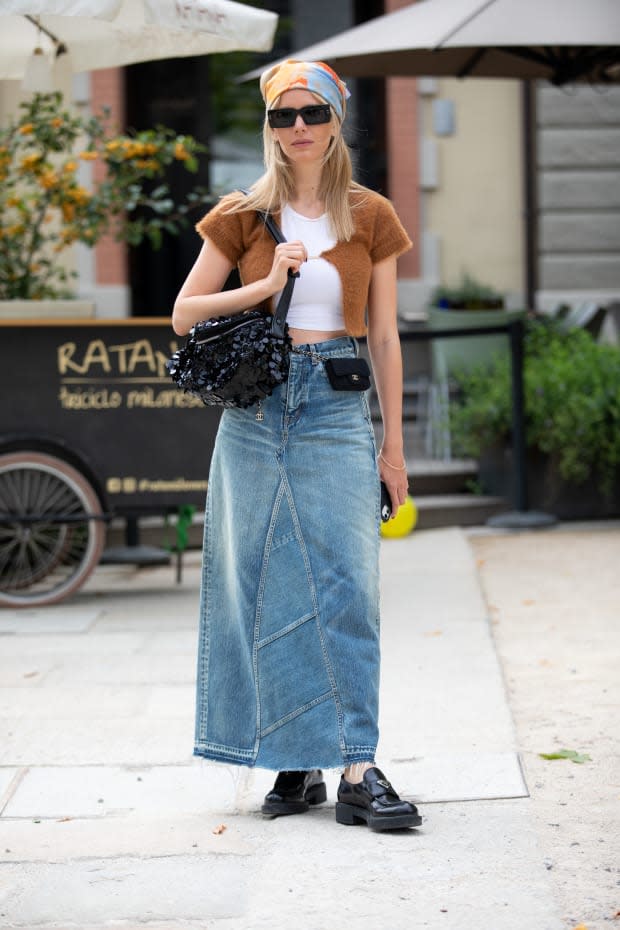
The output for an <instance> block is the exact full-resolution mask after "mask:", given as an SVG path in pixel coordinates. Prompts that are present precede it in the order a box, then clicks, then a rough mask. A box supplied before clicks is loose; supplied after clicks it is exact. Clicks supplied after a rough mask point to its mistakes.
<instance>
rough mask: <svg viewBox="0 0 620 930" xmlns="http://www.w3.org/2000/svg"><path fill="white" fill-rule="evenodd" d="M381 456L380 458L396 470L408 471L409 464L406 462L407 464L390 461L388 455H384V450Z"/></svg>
mask: <svg viewBox="0 0 620 930" xmlns="http://www.w3.org/2000/svg"><path fill="white" fill-rule="evenodd" d="M379 458H380V459H381V460H382V461H383V462H385V464H386V465H387V466H388V467H389V468H393V469H394V471H407V465H406V464H405V465H392V463H391V462H388V460H387V459H386V457H385V456H384V454H383V452H380V453H379Z"/></svg>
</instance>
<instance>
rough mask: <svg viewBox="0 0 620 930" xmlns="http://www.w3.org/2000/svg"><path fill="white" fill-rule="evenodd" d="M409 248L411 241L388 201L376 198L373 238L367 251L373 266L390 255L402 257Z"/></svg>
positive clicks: (383, 198)
mask: <svg viewBox="0 0 620 930" xmlns="http://www.w3.org/2000/svg"><path fill="white" fill-rule="evenodd" d="M411 247H412V242H411V239H410V238H409V236H408V235H407V232H406V231H405V228H404V226H403V224H402V223H401V221H400V220H399V219H398V216H397V215H396V210H395V209H394V207H393V206H392V204H391V203H390V201H389V200H387V199H386V198H385V197H380V198H378V199H377V212H376V215H375V223H374V230H373V237H372V241H371V243H370V249H369V253H370V260H371V261H372V263H373V265H376V264H377V263H378V262H382V261H383V259H385V258H389V257H390V255H397V256H398V255H402V253H403V252H407V251H408V250H409V249H410V248H411Z"/></svg>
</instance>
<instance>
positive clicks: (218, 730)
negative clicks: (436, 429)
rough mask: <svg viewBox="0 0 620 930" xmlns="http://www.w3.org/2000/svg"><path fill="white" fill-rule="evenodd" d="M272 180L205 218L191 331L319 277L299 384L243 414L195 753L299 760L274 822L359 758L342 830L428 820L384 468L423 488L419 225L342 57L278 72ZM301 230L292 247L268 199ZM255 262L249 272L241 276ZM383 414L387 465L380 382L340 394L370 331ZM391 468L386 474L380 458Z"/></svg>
mask: <svg viewBox="0 0 620 930" xmlns="http://www.w3.org/2000/svg"><path fill="white" fill-rule="evenodd" d="M260 86H261V92H262V95H263V99H264V100H265V104H266V108H267V113H266V119H265V125H264V152H265V165H266V173H265V174H264V175H263V176H262V177H261V178H260V179H259V180H258V181H257V182H256V183H255V184H254V186H253V187H252V190H251V191H250V193H249V196H244V195H243V194H240V193H235V194H230V195H228V196H226V197H224V198H223V199H222V200H221V201H220V203H219V204H218V205H217V206H216V207H215V208H214V209H213V210H212V211H211V212H210V213H209V214H207V216H205V217H204V219H202V220H201V221H200V223H198V225H197V229H198V231H199V233H200V234H201V235H202V237H203V238H204V245H203V247H202V251H201V252H200V255H199V257H198V260H197V261H196V264H195V265H194V267H193V269H192V270H191V272H190V274H189V276H188V278H187V280H186V281H185V284H184V285H183V287H182V288H181V291H180V293H179V296H178V298H177V301H176V303H175V307H174V314H173V326H174V329H175V332H176V333H177V334H179V335H184V334H186V333H187V332H188V331H189V330H190V328H191V327H192V326H193V324H194V323H196V322H197V321H199V320H203V319H205V318H209V317H215V316H219V315H223V314H229V313H237V312H239V313H241V312H243V311H244V310H246V309H248V308H250V307H253V306H256V305H257V304H264V305H265V306H266V307H268V308H269V309H271V310H273V307H274V305H275V303H276V302H277V297H278V295H279V293H280V292H281V290H282V289H283V287H284V284H285V282H286V279H287V274H288V270H289V269H292V271H293V272H299V278H298V280H297V281H296V285H295V289H294V291H293V298H292V302H291V306H290V308H289V313H288V323H289V332H290V335H291V339H292V342H293V351H292V354H291V362H290V370H289V377H288V380H287V382H286V383H285V384H283V385H280V386H279V387H278V388H276V390H275V391H274V392H273V394H272V395H271V397H268V398H267V399H266V400H265V401H263V402H262V403H261V404H260V405H258V407H254V408H249V409H247V410H241V409H232V410H226V411H225V412H224V413H223V415H222V419H221V423H220V427H219V431H218V436H217V440H216V443H215V448H214V452H213V457H212V462H211V471H210V476H209V490H208V494H207V507H206V514H205V546H204V570H203V585H202V597H201V632H200V643H199V657H198V687H197V720H196V746H195V754H196V755H199V756H204V757H206V758H209V759H214V760H218V761H222V762H233V763H237V764H240V765H249V766H254V765H257V766H262V767H264V768H270V769H274V770H279V775H278V777H277V779H276V782H275V785H274V787H273V790H272V791H271V792H269V794H268V795H267V797H266V798H265V803H264V804H263V808H262V810H263V812H264V813H266V814H270V815H272V816H278V815H280V814H291V813H301V812H303V811H306V810H308V808H309V805H311V804H317V803H320V802H322V801H324V800H325V799H326V790H325V783H324V781H323V777H322V772H321V769H322V768H328V767H344V773H343V776H342V778H341V781H340V786H339V788H338V803H337V805H336V819H337V821H338V822H339V823H346V824H353V823H357V822H366V823H367V824H368V825H369V826H370V827H372V828H373V829H381V830H384V829H396V828H399V827H405V826H415V825H417V824H419V823H421V818H420V817H419V815H418V812H417V810H416V808H415V807H414V805H412V804H410V803H408V802H407V801H402V800H401V799H400V798H399V797H398V795H397V793H396V792H395V791H394V789H393V788H392V786H391V785H390V783H389V782H388V781H387V780H386V779H385V776H384V775H383V774H382V772H381V771H380V770H379V769H378V768H376V766H375V758H374V757H375V749H376V744H377V736H378V733H377V715H378V686H379V584H378V583H379V578H378V546H379V533H378V525H379V476H380V477H381V479H382V480H383V481H384V482H385V484H386V485H387V488H388V490H389V494H390V497H391V501H392V508H393V510H394V512H395V511H396V510H397V509H398V507H399V505H400V504H402V503H403V502H404V500H405V497H406V494H407V472H406V468H405V464H404V459H403V439H402V424H401V415H402V411H401V397H402V362H401V355H400V344H399V339H398V330H397V325H396V258H397V256H398V255H399V254H400V253H402V252H403V251H405V250H406V249H408V248H410V246H411V243H410V241H409V238H408V236H407V234H406V232H405V231H404V229H403V227H402V226H401V224H400V222H399V221H398V218H397V217H396V214H395V213H394V210H393V208H392V206H391V204H390V203H389V201H387V200H385V198H383V197H381V196H379V195H378V194H375V193H373V192H372V191H370V190H367V189H366V188H363V187H361V186H359V185H357V184H354V183H353V182H352V180H351V177H352V174H351V161H350V158H349V153H348V150H347V148H346V145H345V143H344V140H343V138H342V134H341V126H342V121H343V119H344V116H345V110H346V99H347V97H348V96H349V94H348V91H347V89H346V86H345V84H344V83H343V82H342V81H341V80H340V79H339V77H338V76H337V75H336V74H335V72H333V71H332V70H331V68H329V67H328V66H327V65H325V64H323V63H322V62H297V61H287V62H285V63H283V64H281V65H276V66H275V67H273V68H271V69H269V70H268V71H266V72H265V73H264V74H263V76H262V78H261V84H260ZM257 209H262V210H269V211H271V212H272V213H273V214H274V217H275V219H276V221H278V222H279V223H280V225H281V228H282V231H283V233H284V236H285V238H286V240H287V241H286V242H285V243H283V244H280V245H277V246H275V245H274V242H273V240H272V238H271V237H270V235H269V234H268V232H267V231H266V229H265V227H264V224H263V223H262V221H261V220H260V219H259V217H258V215H257V213H256V210H257ZM235 265H238V267H239V271H240V275H241V280H242V282H243V283H242V285H241V287H239V288H236V289H233V290H227V291H222V290H221V288H222V286H223V284H224V282H225V281H226V278H227V277H228V274H229V272H230V271H231V269H232V268H233V267H234V266H235ZM366 306H367V308H368V347H369V351H370V356H371V361H372V366H373V372H374V377H375V381H376V386H377V392H378V396H379V400H380V406H381V411H382V417H383V435H384V439H383V447H382V449H381V451H380V453H379V456H378V458H377V456H376V451H375V446H374V436H373V429H372V424H371V420H370V414H369V410H368V403H367V400H366V396H365V394H364V393H363V392H356V391H336V390H334V389H333V388H332V387H331V386H330V383H329V381H328V378H327V376H326V371H325V362H326V361H327V360H328V359H331V358H339V357H345V358H346V357H355V356H356V354H357V344H356V342H355V339H354V338H353V337H355V336H361V335H364V334H365V333H366V324H365V309H366ZM377 466H378V467H377Z"/></svg>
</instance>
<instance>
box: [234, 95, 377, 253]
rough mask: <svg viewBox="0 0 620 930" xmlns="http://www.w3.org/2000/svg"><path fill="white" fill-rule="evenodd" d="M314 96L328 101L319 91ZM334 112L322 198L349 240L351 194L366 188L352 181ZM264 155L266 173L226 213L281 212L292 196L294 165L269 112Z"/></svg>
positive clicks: (339, 234)
mask: <svg viewBox="0 0 620 930" xmlns="http://www.w3.org/2000/svg"><path fill="white" fill-rule="evenodd" d="M313 96H315V97H317V99H320V100H321V101H322V102H325V101H323V98H322V97H319V95H318V94H314V95H313ZM331 112H332V122H333V123H335V124H336V132H335V133H334V135H333V136H332V138H331V140H330V143H329V146H328V147H327V151H326V152H325V155H324V156H323V166H322V171H321V183H320V186H319V198H320V199H321V200H322V201H323V202H324V203H325V211H326V213H327V215H328V216H329V218H330V221H331V224H332V227H333V231H334V233H335V235H336V238H337V239H338V241H340V242H348V241H349V240H350V239H351V238H352V236H353V233H354V232H355V223H354V220H353V212H352V209H351V203H350V199H349V195H350V194H351V193H352V192H355V191H359V192H362V191H363V190H364V188H363V187H362V186H361V185H359V184H356V182H355V181H353V166H352V164H351V156H350V155H349V150H348V148H347V145H346V143H345V141H344V139H343V137H342V132H341V126H342V124H341V121H340V120H339V118H338V115H337V114H336V113H335V112H334V110H333V109H332V111H331ZM263 158H264V162H265V169H266V170H265V173H264V174H263V175H262V176H261V177H260V178H259V179H258V181H256V182H255V183H254V184H253V185H252V186H251V188H250V192H249V194H248V196H243V195H241V197H240V198H239V199H235V201H234V203H232V205H231V206H230V207H229V208H228V209H227V210H226V211H225V212H226V213H236V212H237V211H238V210H265V211H268V212H279V211H280V210H281V209H282V207H283V206H285V205H286V204H287V203H288V202H289V201H290V200H291V199H292V198H293V196H294V194H295V175H294V172H293V166H292V164H291V162H290V161H289V160H288V158H287V157H286V155H285V154H284V152H283V151H282V149H281V148H280V144H279V143H278V142H277V141H276V139H275V137H274V135H273V133H272V131H271V127H270V126H269V123H268V122H267V117H266V116H265V122H264V125H263Z"/></svg>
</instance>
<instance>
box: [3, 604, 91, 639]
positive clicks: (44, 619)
mask: <svg viewBox="0 0 620 930" xmlns="http://www.w3.org/2000/svg"><path fill="white" fill-rule="evenodd" d="M99 614H100V610H99V609H97V608H87V609H85V608H83V607H69V606H63V605H58V606H51V607H45V608H39V609H38V610H34V609H20V610H12V609H11V608H3V609H2V613H1V614H0V633H19V634H21V635H24V634H27V633H32V634H36V633H83V632H85V631H86V630H88V629H89V628H90V627H91V626H92V625H93V623H94V622H95V620H96V619H97V617H98V616H99Z"/></svg>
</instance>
